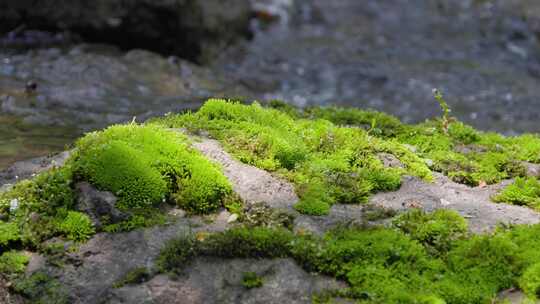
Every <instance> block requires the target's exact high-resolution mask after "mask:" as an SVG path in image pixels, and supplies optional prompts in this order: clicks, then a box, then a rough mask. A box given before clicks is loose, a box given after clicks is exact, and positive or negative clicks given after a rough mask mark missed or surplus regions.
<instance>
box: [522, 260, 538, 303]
mask: <svg viewBox="0 0 540 304" xmlns="http://www.w3.org/2000/svg"><path fill="white" fill-rule="evenodd" d="M519 287H520V288H521V290H523V292H524V293H525V294H526V295H527V296H528V297H529V298H532V299H537V298H538V297H539V296H540V263H536V264H533V265H531V266H529V267H528V268H527V269H526V270H525V272H524V273H523V275H522V276H521V277H520V279H519Z"/></svg>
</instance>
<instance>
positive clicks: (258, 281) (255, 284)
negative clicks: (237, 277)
mask: <svg viewBox="0 0 540 304" xmlns="http://www.w3.org/2000/svg"><path fill="white" fill-rule="evenodd" d="M263 283H264V282H263V279H262V277H260V276H259V275H257V273H255V272H251V271H249V272H244V273H243V274H242V286H244V287H245V288H247V289H252V288H259V287H262V286H263Z"/></svg>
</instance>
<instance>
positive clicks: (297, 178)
mask: <svg viewBox="0 0 540 304" xmlns="http://www.w3.org/2000/svg"><path fill="white" fill-rule="evenodd" d="M280 108H281V107H280ZM336 111H337V110H336ZM286 112H287V113H290V111H286ZM287 113H284V112H280V111H279V110H275V109H268V108H263V107H262V106H260V105H259V104H257V103H254V104H252V105H242V104H238V103H234V102H227V101H225V100H218V99H211V100H209V101H207V102H206V103H205V104H204V106H203V107H202V108H201V109H200V110H199V111H198V112H196V113H189V114H183V115H168V116H166V117H165V118H162V119H159V120H155V121H154V122H155V123H157V124H161V125H164V126H167V127H174V128H179V127H182V128H187V129H188V130H190V131H192V132H198V131H203V130H205V131H209V132H210V133H211V134H212V136H214V137H216V138H218V139H219V140H221V141H222V142H223V143H224V144H225V146H226V147H227V148H228V149H229V151H231V152H232V153H233V154H234V155H235V156H236V157H237V158H238V159H240V160H241V161H243V162H245V163H248V164H252V165H255V166H257V167H260V168H263V169H265V170H269V171H275V172H277V173H279V174H282V175H283V176H285V177H287V178H288V179H289V180H291V181H292V182H294V184H295V185H296V188H297V193H298V194H299V196H300V199H301V201H300V203H299V204H298V205H297V206H296V209H297V210H299V211H300V212H304V213H307V214H312V215H324V214H327V213H328V210H329V209H330V206H331V205H332V204H335V203H347V204H348V203H364V202H366V201H367V199H368V197H369V196H370V195H371V194H372V193H374V192H377V191H390V190H395V189H397V188H399V186H400V176H401V174H404V173H409V174H414V175H419V176H421V177H425V178H430V174H431V172H430V171H429V169H428V168H427V166H426V165H425V164H424V162H423V161H422V160H421V159H420V158H418V157H416V156H415V155H414V153H412V152H411V151H409V150H407V149H406V148H404V147H401V148H402V149H397V150H399V151H398V152H394V151H393V150H390V147H394V146H399V144H398V143H392V144H386V142H385V141H382V140H378V139H377V138H374V137H372V136H371V135H369V134H368V132H366V131H364V130H362V129H360V128H355V127H339V126H336V125H334V124H333V123H331V122H329V121H327V120H323V119H317V120H313V119H311V120H310V119H305V118H298V117H297V116H296V114H293V115H292V116H291V115H289V114H287ZM372 114H373V113H372ZM373 115H375V114H373ZM373 115H372V116H373ZM389 124H390V123H389ZM382 151H385V152H388V153H395V156H396V157H398V158H399V159H400V160H403V163H404V164H405V167H406V169H401V168H385V167H384V166H383V164H382V162H381V161H380V160H379V159H378V158H377V156H376V154H377V153H378V152H382Z"/></svg>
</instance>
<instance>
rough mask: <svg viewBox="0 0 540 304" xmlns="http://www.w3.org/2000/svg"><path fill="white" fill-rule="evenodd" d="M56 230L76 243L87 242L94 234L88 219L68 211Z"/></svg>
mask: <svg viewBox="0 0 540 304" xmlns="http://www.w3.org/2000/svg"><path fill="white" fill-rule="evenodd" d="M58 230H59V231H60V232H61V233H63V234H64V235H66V236H67V237H68V238H69V239H70V240H73V241H77V242H83V241H86V240H88V239H89V238H90V237H92V235H94V233H95V232H96V231H95V229H94V226H93V224H92V221H91V220H90V218H89V217H88V216H87V215H86V214H84V213H81V212H77V211H68V212H67V215H66V217H65V218H64V219H62V220H61V221H60V222H59V223H58Z"/></svg>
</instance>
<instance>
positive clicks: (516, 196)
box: [493, 177, 540, 210]
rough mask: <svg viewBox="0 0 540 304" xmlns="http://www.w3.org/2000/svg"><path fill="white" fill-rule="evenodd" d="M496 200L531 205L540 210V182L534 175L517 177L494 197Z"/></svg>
mask: <svg viewBox="0 0 540 304" xmlns="http://www.w3.org/2000/svg"><path fill="white" fill-rule="evenodd" d="M493 200H494V201H495V202H499V203H508V204H513V205H523V206H529V207H531V208H533V209H536V210H540V182H539V181H538V180H537V179H536V178H534V177H528V178H519V177H518V178H516V180H515V181H514V183H512V184H510V185H508V186H507V187H506V188H504V189H503V190H502V191H501V192H500V193H499V194H497V195H495V196H494V197H493Z"/></svg>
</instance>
